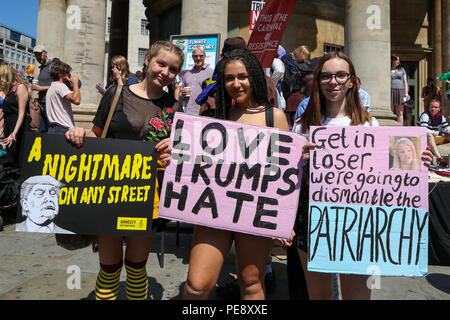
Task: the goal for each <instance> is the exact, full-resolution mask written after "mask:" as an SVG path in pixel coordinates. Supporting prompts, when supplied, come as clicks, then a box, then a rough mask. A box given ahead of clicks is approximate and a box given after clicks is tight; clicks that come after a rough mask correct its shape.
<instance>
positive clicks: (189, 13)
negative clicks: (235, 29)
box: [181, 0, 228, 49]
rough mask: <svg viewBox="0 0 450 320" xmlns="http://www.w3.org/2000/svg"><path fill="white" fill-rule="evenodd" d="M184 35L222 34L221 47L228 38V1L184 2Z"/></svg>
mask: <svg viewBox="0 0 450 320" xmlns="http://www.w3.org/2000/svg"><path fill="white" fill-rule="evenodd" d="M181 33H182V34H207V33H220V41H221V47H220V49H222V44H223V41H224V40H225V39H226V38H228V0H184V1H183V4H182V9H181Z"/></svg>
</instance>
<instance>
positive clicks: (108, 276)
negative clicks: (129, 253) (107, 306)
mask: <svg viewBox="0 0 450 320" xmlns="http://www.w3.org/2000/svg"><path fill="white" fill-rule="evenodd" d="M122 266H123V261H121V262H119V263H116V264H114V265H105V264H102V263H100V272H99V273H98V276H97V283H96V285H95V299H96V300H116V299H117V296H118V293H119V282H120V273H121V271H122Z"/></svg>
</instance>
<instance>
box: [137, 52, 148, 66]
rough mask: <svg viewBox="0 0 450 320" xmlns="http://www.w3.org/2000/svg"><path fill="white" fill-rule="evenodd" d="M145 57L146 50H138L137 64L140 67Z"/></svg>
mask: <svg viewBox="0 0 450 320" xmlns="http://www.w3.org/2000/svg"><path fill="white" fill-rule="evenodd" d="M146 55H147V49H142V48H139V53H138V64H139V65H140V66H142V65H144V63H145V56H146Z"/></svg>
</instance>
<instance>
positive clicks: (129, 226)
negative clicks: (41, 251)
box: [16, 133, 158, 235]
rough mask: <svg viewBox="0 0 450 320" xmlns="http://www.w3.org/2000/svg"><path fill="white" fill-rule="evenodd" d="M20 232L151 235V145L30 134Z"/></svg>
mask: <svg viewBox="0 0 450 320" xmlns="http://www.w3.org/2000/svg"><path fill="white" fill-rule="evenodd" d="M21 156H22V159H21V182H22V187H21V195H20V197H21V207H22V210H21V212H19V216H18V220H17V224H16V231H25V232H45V233H78V234H92V235H95V234H111V235H149V234H150V233H151V223H152V216H153V200H154V195H155V178H156V166H157V159H158V154H157V152H156V150H155V144H154V143H153V142H141V141H130V140H119V139H96V138H85V140H84V144H83V147H82V148H77V147H75V146H73V145H71V144H70V143H69V142H67V140H66V138H65V136H64V135H60V134H44V135H37V134H32V133H30V134H28V133H27V134H26V135H25V137H24V141H23V146H22V149H21Z"/></svg>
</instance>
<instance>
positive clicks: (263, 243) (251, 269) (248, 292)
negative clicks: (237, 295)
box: [235, 233, 274, 300]
mask: <svg viewBox="0 0 450 320" xmlns="http://www.w3.org/2000/svg"><path fill="white" fill-rule="evenodd" d="M273 241H274V240H273V239H270V238H264V237H257V236H252V235H247V234H242V233H236V234H235V245H236V258H237V265H238V279H239V286H240V288H241V297H242V299H243V300H264V299H265V297H266V295H265V288H264V276H265V274H266V264H267V258H268V257H269V254H270V251H271V250H272V246H273Z"/></svg>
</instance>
